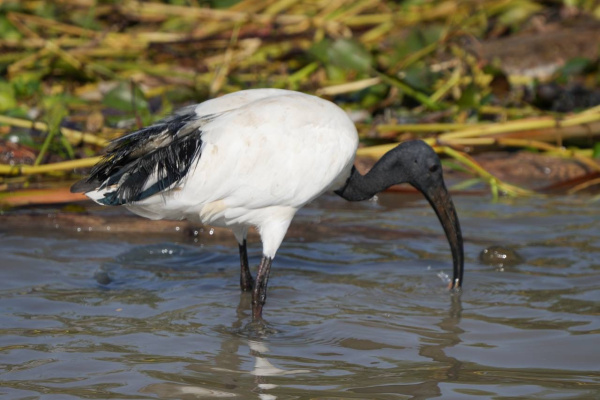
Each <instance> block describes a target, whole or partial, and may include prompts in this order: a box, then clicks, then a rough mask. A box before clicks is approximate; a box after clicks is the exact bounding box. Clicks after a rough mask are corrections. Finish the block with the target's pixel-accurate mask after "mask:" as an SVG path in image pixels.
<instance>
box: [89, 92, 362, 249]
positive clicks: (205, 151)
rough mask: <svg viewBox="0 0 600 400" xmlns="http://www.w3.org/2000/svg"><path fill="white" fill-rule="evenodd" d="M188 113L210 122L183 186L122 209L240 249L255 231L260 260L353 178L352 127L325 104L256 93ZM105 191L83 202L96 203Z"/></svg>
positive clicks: (354, 137) (300, 97)
mask: <svg viewBox="0 0 600 400" xmlns="http://www.w3.org/2000/svg"><path fill="white" fill-rule="evenodd" d="M193 112H194V113H195V114H196V115H197V116H198V117H199V118H204V117H208V118H207V121H206V122H205V123H204V124H202V125H201V127H200V128H199V129H200V130H201V138H202V147H201V151H200V156H199V157H198V158H197V160H196V161H195V162H194V164H193V165H192V166H191V168H190V170H189V172H188V174H187V175H186V176H185V177H184V179H183V180H182V181H181V183H180V184H177V185H174V186H173V187H172V188H170V189H169V190H166V191H162V192H159V193H157V194H154V195H152V196H150V197H148V198H146V199H144V200H141V201H135V202H130V203H127V204H125V207H127V208H128V209H129V210H131V211H132V212H134V213H136V214H139V215H141V216H143V217H146V218H150V219H175V220H179V219H189V220H192V221H199V222H202V223H203V224H207V225H212V226H220V227H228V228H230V229H232V231H233V232H234V234H235V236H236V238H237V240H238V242H239V243H240V244H241V243H242V241H243V239H244V238H245V236H246V233H247V230H248V228H249V227H250V226H254V227H256V228H257V229H258V231H259V232H260V235H261V239H262V243H263V254H264V255H266V256H269V257H270V258H274V256H275V253H276V251H277V248H278V247H279V245H280V244H281V241H282V240H283V237H284V235H285V233H286V231H287V228H288V226H289V224H290V222H291V221H292V218H293V217H294V215H295V213H296V211H297V210H298V209H299V208H301V207H302V206H304V205H305V204H307V203H308V202H310V201H311V200H313V199H315V198H316V197H318V196H319V195H321V194H322V193H324V192H326V191H328V190H335V189H338V188H340V187H341V186H342V185H343V184H344V183H345V182H346V180H347V179H348V177H349V175H350V171H351V168H352V164H353V161H354V155H355V152H356V148H357V146H358V135H357V132H356V128H355V126H354V124H353V123H352V121H351V120H350V118H349V117H348V116H347V114H346V113H345V112H344V111H343V110H342V109H341V108H339V107H338V106H336V105H335V104H333V103H331V102H329V101H327V100H323V99H320V98H318V97H315V96H310V95H307V94H303V93H299V92H294V91H288V90H281V89H254V90H246V91H241V92H236V93H232V94H228V95H225V96H222V97H219V98H216V99H212V100H208V101H206V102H204V103H201V104H199V105H197V106H195V108H193ZM198 134H200V132H198ZM154 182H156V178H154V179H150V180H149V181H148V183H146V187H148V186H150V185H152V184H153V183H154ZM110 189H111V188H110V187H107V188H103V189H100V190H96V191H91V192H88V193H87V195H88V196H89V197H90V198H92V199H96V200H98V199H100V198H102V197H104V194H105V193H106V191H109V190H110Z"/></svg>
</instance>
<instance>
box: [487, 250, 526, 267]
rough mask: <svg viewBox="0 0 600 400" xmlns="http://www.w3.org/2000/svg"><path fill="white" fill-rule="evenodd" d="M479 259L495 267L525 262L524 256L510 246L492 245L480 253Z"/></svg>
mask: <svg viewBox="0 0 600 400" xmlns="http://www.w3.org/2000/svg"><path fill="white" fill-rule="evenodd" d="M479 261H481V263H482V264H485V265H492V266H494V267H499V268H502V267H512V266H515V265H518V264H521V263H522V262H523V257H521V256H520V255H519V253H517V251H516V250H514V249H511V248H510V247H508V246H490V247H488V248H485V249H483V250H482V251H481V253H479Z"/></svg>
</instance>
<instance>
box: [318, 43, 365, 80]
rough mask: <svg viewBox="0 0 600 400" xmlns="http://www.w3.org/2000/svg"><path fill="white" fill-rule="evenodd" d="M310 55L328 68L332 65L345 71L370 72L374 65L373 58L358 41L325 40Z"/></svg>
mask: <svg viewBox="0 0 600 400" xmlns="http://www.w3.org/2000/svg"><path fill="white" fill-rule="evenodd" d="M309 53H310V54H312V56H313V57H315V58H316V59H317V60H319V61H321V62H322V63H323V64H324V65H325V66H326V67H329V66H330V65H332V66H335V67H337V68H341V69H344V70H354V71H358V72H368V71H369V69H370V68H371V66H372V65H373V56H372V55H371V53H369V52H368V51H367V49H365V47H364V46H363V45H362V44H361V43H360V42H358V41H356V40H352V39H338V40H336V41H334V42H332V41H331V40H329V39H324V40H322V41H320V42H318V43H316V44H314V45H313V46H312V47H311V48H310V49H309Z"/></svg>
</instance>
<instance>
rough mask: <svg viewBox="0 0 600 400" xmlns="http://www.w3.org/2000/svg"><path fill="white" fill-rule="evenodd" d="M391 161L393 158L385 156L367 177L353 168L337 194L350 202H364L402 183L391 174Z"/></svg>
mask: <svg viewBox="0 0 600 400" xmlns="http://www.w3.org/2000/svg"><path fill="white" fill-rule="evenodd" d="M386 155H387V154H386ZM391 161H392V160H391V157H386V156H384V157H383V158H382V159H380V160H379V161H378V162H377V163H376V164H375V165H374V166H373V168H372V169H371V170H370V171H369V172H368V173H367V174H366V175H361V174H360V172H358V170H357V169H356V168H355V167H352V172H351V173H350V177H349V178H348V180H347V181H346V184H345V185H344V187H342V188H341V189H339V190H336V192H335V193H336V194H338V195H339V196H341V197H342V198H344V199H346V200H348V201H362V200H368V199H370V198H371V197H373V196H375V195H376V194H377V193H379V192H382V191H384V190H386V189H387V188H389V187H390V186H392V185H394V184H396V183H400V182H399V181H398V177H397V176H396V178H395V179H394V177H393V176H392V175H391V174H390V173H389V172H390V162H391Z"/></svg>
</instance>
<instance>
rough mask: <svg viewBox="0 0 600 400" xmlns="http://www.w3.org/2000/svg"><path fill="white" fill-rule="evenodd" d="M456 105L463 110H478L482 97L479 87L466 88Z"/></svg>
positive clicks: (470, 86)
mask: <svg viewBox="0 0 600 400" xmlns="http://www.w3.org/2000/svg"><path fill="white" fill-rule="evenodd" d="M456 104H457V105H458V106H459V107H460V108H461V109H470V108H477V107H478V106H479V104H480V95H479V89H478V88H477V86H475V85H473V84H470V85H469V86H467V87H466V88H464V89H463V91H462V93H461V95H460V98H459V99H458V101H457V102H456Z"/></svg>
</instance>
